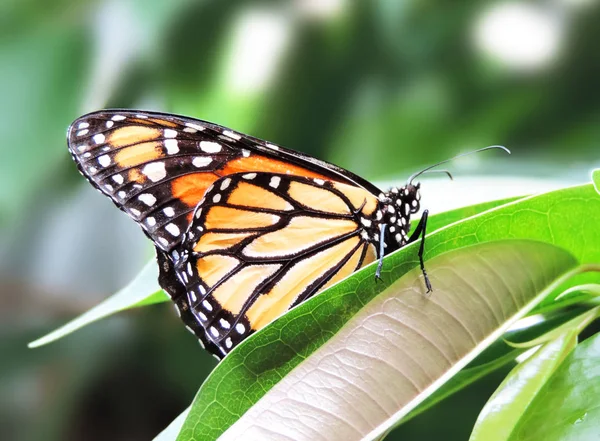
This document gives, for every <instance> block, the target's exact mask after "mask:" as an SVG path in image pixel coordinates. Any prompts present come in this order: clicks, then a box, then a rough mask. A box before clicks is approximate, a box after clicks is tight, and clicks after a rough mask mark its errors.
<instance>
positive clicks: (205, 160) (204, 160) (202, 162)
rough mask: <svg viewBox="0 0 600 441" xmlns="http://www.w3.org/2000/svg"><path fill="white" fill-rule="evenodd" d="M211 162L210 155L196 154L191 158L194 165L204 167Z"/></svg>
mask: <svg viewBox="0 0 600 441" xmlns="http://www.w3.org/2000/svg"><path fill="white" fill-rule="evenodd" d="M211 162H212V158H211V157H210V156H196V157H195V158H194V159H193V160H192V164H193V165H194V167H198V168H200V167H206V166H207V165H208V164H210V163H211Z"/></svg>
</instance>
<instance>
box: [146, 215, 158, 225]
mask: <svg viewBox="0 0 600 441" xmlns="http://www.w3.org/2000/svg"><path fill="white" fill-rule="evenodd" d="M146 223H147V224H148V225H149V226H150V227H153V226H154V225H156V219H154V218H153V217H152V216H148V217H147V218H146Z"/></svg>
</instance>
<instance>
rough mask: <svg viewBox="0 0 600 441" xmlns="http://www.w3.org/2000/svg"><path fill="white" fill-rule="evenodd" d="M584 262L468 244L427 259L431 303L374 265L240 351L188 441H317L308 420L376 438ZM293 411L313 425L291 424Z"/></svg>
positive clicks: (395, 268) (416, 280)
mask: <svg viewBox="0 0 600 441" xmlns="http://www.w3.org/2000/svg"><path fill="white" fill-rule="evenodd" d="M434 235H435V234H434ZM434 235H432V237H433V236H434ZM410 248H411V247H408V248H407V249H404V250H403V251H401V252H400V253H395V254H394V255H392V257H391V258H389V259H386V265H387V266H388V271H390V272H392V273H394V275H396V274H398V275H401V274H402V273H406V265H405V262H406V260H407V257H408V253H409V252H410V251H411V249H410ZM574 265H576V261H575V259H574V258H573V257H572V256H571V255H569V254H568V253H566V252H565V251H564V250H561V249H560V248H557V247H553V246H550V245H547V244H543V243H538V242H531V241H506V242H494V243H487V244H482V245H476V246H472V247H465V248H462V249H459V250H455V251H453V252H448V253H445V254H443V255H440V256H438V257H436V258H433V259H430V260H428V262H427V266H428V271H429V275H430V278H431V281H432V283H433V285H434V287H435V292H434V293H433V294H432V295H431V296H429V297H428V296H424V295H423V292H422V289H423V288H422V279H421V274H420V270H419V269H418V268H415V269H413V270H412V271H411V272H409V273H408V274H406V275H405V276H404V277H402V278H401V279H400V280H397V281H396V282H395V283H393V284H391V285H389V286H388V287H387V289H384V288H385V285H384V284H383V283H375V282H374V281H373V269H374V268H373V267H372V266H371V267H369V269H368V270H366V271H360V272H359V273H357V274H356V275H355V276H353V277H351V278H348V279H346V281H344V282H341V283H340V284H338V285H336V286H335V287H333V288H332V289H331V290H329V291H328V292H327V294H326V295H319V296H316V297H314V298H313V299H311V300H309V301H308V302H306V303H304V304H302V305H300V306H299V307H297V308H295V309H294V310H293V311H292V312H291V313H288V314H286V315H284V316H282V317H281V318H280V319H278V320H276V321H275V322H274V323H272V324H271V325H269V326H267V327H266V328H264V329H263V330H261V331H260V332H258V333H256V334H255V336H254V337H253V338H250V339H247V340H246V341H245V342H243V343H242V344H241V345H240V346H238V347H237V348H236V350H234V351H233V352H232V353H231V354H229V355H228V356H227V357H226V358H225V360H223V361H222V362H221V364H219V366H217V368H216V369H215V370H214V371H213V373H212V374H211V376H210V377H209V378H208V380H207V381H206V382H205V383H204V385H203V386H202V387H201V389H200V391H199V393H198V395H197V397H196V399H195V400H194V403H193V404H192V410H191V412H190V415H189V416H188V419H187V420H186V422H185V424H184V427H183V430H182V432H181V434H180V436H179V437H178V439H179V440H188V439H198V440H200V439H202V440H212V439H216V438H217V437H219V436H222V438H219V439H225V440H226V439H232V438H235V436H236V435H240V434H241V433H243V434H245V436H246V437H250V438H251V439H252V436H251V435H252V434H254V435H255V436H258V435H256V434H258V433H261V434H262V436H263V439H264V436H267V435H265V434H269V433H273V432H272V431H276V432H278V431H283V433H285V434H287V436H289V437H291V438H293V439H312V438H311V437H312V430H313V429H312V428H311V427H309V426H307V425H305V422H308V424H309V425H310V424H311V423H310V421H316V420H318V421H319V426H320V427H327V430H328V439H348V438H349V437H350V436H352V437H353V438H356V437H357V436H358V434H357V432H358V433H360V434H361V436H362V437H365V438H367V439H371V438H373V437H376V436H378V435H380V434H382V433H384V432H385V431H386V430H388V429H389V428H390V427H392V426H393V425H394V423H395V422H397V421H398V420H399V419H401V418H402V417H403V416H405V415H406V414H407V413H408V412H409V411H411V410H412V409H414V407H415V406H416V405H417V404H419V403H420V402H421V401H423V400H424V399H425V398H426V397H427V396H429V395H430V394H431V393H432V392H433V391H434V390H436V389H437V388H438V387H439V386H440V385H441V384H443V383H444V382H445V381H447V380H448V379H449V378H450V377H451V376H452V375H454V374H455V373H456V372H458V371H459V370H460V369H461V368H462V367H464V366H465V365H466V364H467V363H468V362H470V361H471V360H473V359H474V358H475V356H476V355H477V354H479V353H480V352H481V351H483V350H484V349H485V348H486V347H487V346H489V345H490V344H491V343H493V342H494V341H495V340H496V339H497V338H498V337H499V336H501V335H502V333H503V332H504V331H505V330H506V329H507V327H508V326H509V325H510V324H511V323H513V322H514V321H515V320H517V319H518V318H520V317H522V316H523V315H524V314H526V313H527V312H528V311H529V310H530V309H531V308H532V307H533V306H534V305H535V304H536V303H537V302H538V301H539V300H540V299H542V298H544V296H545V295H547V290H548V289H553V286H549V285H550V284H551V283H552V281H553V280H555V279H556V278H557V277H558V276H559V275H560V274H562V273H564V272H565V271H567V270H568V269H569V268H572V267H573V266H574ZM544 290H546V291H544ZM540 293H541V294H540ZM325 383H326V384H327V387H324V386H320V385H322V384H325ZM344 390H347V391H349V392H348V393H349V394H351V397H350V395H348V396H346V395H345V394H344V393H343V391H344ZM277 409H285V412H282V413H279V412H278V411H277ZM286 415H302V416H303V418H295V419H294V424H292V425H291V424H289V420H287V417H286ZM390 415H392V416H391V417H390ZM349 421H351V422H353V424H354V427H352V426H351V425H350V424H346V422H349ZM261 426H262V429H261V428H260V427H261ZM228 427H229V430H228V431H227V432H226V433H225V434H223V431H224V430H225V429H227V428H228ZM295 429H297V430H298V431H295ZM301 433H303V434H304V435H305V436H304V437H303V436H301V435H300V434H301ZM336 436H337V437H336ZM306 437H308V438H306ZM258 438H260V436H258Z"/></svg>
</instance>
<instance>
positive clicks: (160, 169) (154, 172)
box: [142, 162, 167, 182]
mask: <svg viewBox="0 0 600 441" xmlns="http://www.w3.org/2000/svg"><path fill="white" fill-rule="evenodd" d="M142 173H143V174H144V175H146V176H147V177H148V179H150V180H151V181H152V182H158V181H160V180H161V179H164V177H165V176H167V170H165V163H164V162H151V163H150V164H146V165H145V166H144V168H143V169H142Z"/></svg>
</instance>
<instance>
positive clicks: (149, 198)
mask: <svg viewBox="0 0 600 441" xmlns="http://www.w3.org/2000/svg"><path fill="white" fill-rule="evenodd" d="M138 199H139V200H140V201H142V202H143V203H144V204H146V205H147V206H149V207H151V206H153V205H154V204H155V203H156V198H155V197H154V195H151V194H150V193H143V194H141V195H139V196H138Z"/></svg>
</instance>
